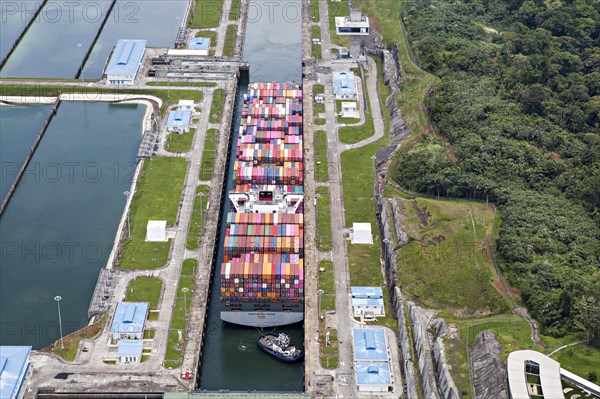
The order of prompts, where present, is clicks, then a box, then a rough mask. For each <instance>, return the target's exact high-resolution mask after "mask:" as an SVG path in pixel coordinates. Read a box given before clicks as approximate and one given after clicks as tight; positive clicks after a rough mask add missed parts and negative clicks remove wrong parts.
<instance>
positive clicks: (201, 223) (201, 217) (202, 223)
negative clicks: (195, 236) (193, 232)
mask: <svg viewBox="0 0 600 399" xmlns="http://www.w3.org/2000/svg"><path fill="white" fill-rule="evenodd" d="M196 196H198V197H200V226H201V227H200V228H201V230H200V231H202V230H203V228H204V221H203V216H202V213H203V212H204V209H202V197H204V193H202V192H201V193H198V194H196Z"/></svg>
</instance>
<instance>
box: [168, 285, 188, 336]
mask: <svg viewBox="0 0 600 399" xmlns="http://www.w3.org/2000/svg"><path fill="white" fill-rule="evenodd" d="M191 293H192V292H191V291H190V292H188V293H187V294H186V295H187V300H184V298H183V293H178V294H177V295H178V296H181V299H177V300H176V301H175V306H174V307H173V316H172V318H171V329H175V330H183V331H185V329H186V324H187V323H186V321H187V318H188V316H189V314H190V306H191V304H192V299H191ZM185 305H187V309H186V307H185Z"/></svg>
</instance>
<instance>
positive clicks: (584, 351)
mask: <svg viewBox="0 0 600 399" xmlns="http://www.w3.org/2000/svg"><path fill="white" fill-rule="evenodd" d="M552 358H553V359H554V360H556V361H557V362H559V363H560V367H562V368H564V369H567V370H569V371H570V372H572V373H575V374H577V375H579V376H581V377H583V378H587V379H589V378H590V374H592V373H596V376H600V349H598V348H595V347H593V346H589V345H585V344H578V345H574V346H571V347H568V348H565V349H561V350H559V351H558V352H556V353H555V354H554V355H552Z"/></svg>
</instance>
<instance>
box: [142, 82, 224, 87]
mask: <svg viewBox="0 0 600 399" xmlns="http://www.w3.org/2000/svg"><path fill="white" fill-rule="evenodd" d="M216 85H217V84H216V83H215V82H147V83H146V86H180V87H214V86H216Z"/></svg>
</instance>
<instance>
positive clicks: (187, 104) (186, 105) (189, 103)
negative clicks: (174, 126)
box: [177, 100, 195, 112]
mask: <svg viewBox="0 0 600 399" xmlns="http://www.w3.org/2000/svg"><path fill="white" fill-rule="evenodd" d="M194 104H195V103H194V100H179V103H178V104H177V110H178V111H192V112H193V111H194Z"/></svg>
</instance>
